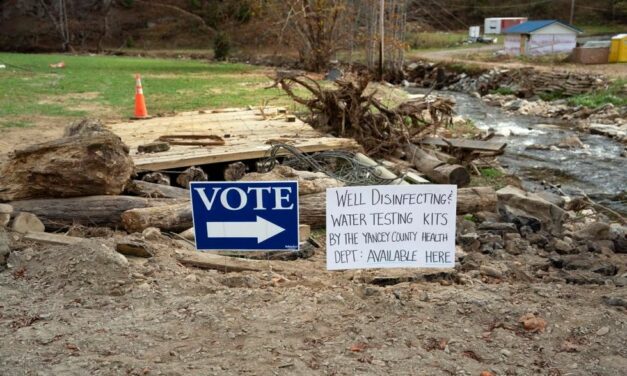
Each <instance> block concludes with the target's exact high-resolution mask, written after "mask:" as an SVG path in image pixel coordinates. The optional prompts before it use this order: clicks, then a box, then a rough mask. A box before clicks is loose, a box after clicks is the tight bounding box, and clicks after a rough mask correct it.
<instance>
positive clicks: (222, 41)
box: [213, 31, 231, 61]
mask: <svg viewBox="0 0 627 376" xmlns="http://www.w3.org/2000/svg"><path fill="white" fill-rule="evenodd" d="M230 51H231V40H230V39H229V37H228V35H226V33H224V32H221V31H219V32H218V33H216V36H215V38H214V39H213V58H214V59H216V60H220V61H222V60H226V59H227V58H228V57H229V52H230Z"/></svg>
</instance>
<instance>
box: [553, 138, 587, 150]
mask: <svg viewBox="0 0 627 376" xmlns="http://www.w3.org/2000/svg"><path fill="white" fill-rule="evenodd" d="M557 147H559V148H562V149H583V148H584V147H585V145H584V143H583V142H581V140H580V139H579V137H577V136H575V135H573V136H568V137H565V138H563V139H562V140H561V141H560V142H559V143H558V144H557Z"/></svg>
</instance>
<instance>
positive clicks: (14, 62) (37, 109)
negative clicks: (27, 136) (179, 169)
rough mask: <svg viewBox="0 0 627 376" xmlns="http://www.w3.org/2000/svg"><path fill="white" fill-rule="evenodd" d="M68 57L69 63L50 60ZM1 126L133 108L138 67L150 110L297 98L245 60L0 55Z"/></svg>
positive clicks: (118, 113) (112, 114) (111, 114)
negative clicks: (56, 65)
mask: <svg viewBox="0 0 627 376" xmlns="http://www.w3.org/2000/svg"><path fill="white" fill-rule="evenodd" d="M59 61H64V62H65V64H66V67H65V68H63V69H54V68H50V67H49V64H51V63H57V62H59ZM0 64H5V65H6V68H5V69H0V87H1V88H2V90H1V91H0V128H6V127H26V126H30V125H34V124H36V123H41V122H42V121H50V120H52V121H53V122H54V121H55V120H63V121H66V122H67V121H70V120H73V119H77V118H81V117H87V116H88V117H99V118H101V119H105V120H117V119H122V118H128V117H130V116H131V115H132V114H133V108H134V107H133V106H134V93H135V81H134V75H135V73H141V74H142V82H143V87H144V93H145V95H146V104H147V107H148V111H149V113H150V114H151V115H157V114H160V113H169V112H173V111H176V112H178V111H186V110H196V109H206V108H221V107H243V106H247V105H259V104H261V103H262V102H265V101H269V104H270V105H286V104H289V103H291V100H290V99H289V98H288V97H287V96H285V95H284V94H283V93H282V92H280V91H279V90H278V89H265V88H266V87H267V86H269V84H270V83H271V80H270V79H269V78H268V77H267V75H268V74H270V73H271V72H270V71H268V70H264V69H263V68H259V67H253V66H250V65H245V64H223V63H208V62H204V61H198V60H174V59H172V60H170V59H147V58H131V57H115V56H70V55H47V54H37V55H33V54H12V53H0Z"/></svg>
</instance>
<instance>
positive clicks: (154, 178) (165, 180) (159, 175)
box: [142, 172, 171, 185]
mask: <svg viewBox="0 0 627 376" xmlns="http://www.w3.org/2000/svg"><path fill="white" fill-rule="evenodd" d="M142 180H143V181H147V182H148V183H155V184H161V185H170V184H171V182H170V176H169V175H166V174H164V173H163V172H149V173H147V174H146V175H144V176H142Z"/></svg>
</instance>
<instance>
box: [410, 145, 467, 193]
mask: <svg viewBox="0 0 627 376" xmlns="http://www.w3.org/2000/svg"><path fill="white" fill-rule="evenodd" d="M405 151H406V153H407V159H409V160H410V161H411V162H412V164H413V165H414V166H415V167H416V168H417V169H418V170H419V171H420V172H422V173H424V174H425V175H426V176H427V178H429V180H430V181H432V182H434V183H440V184H455V185H457V186H458V187H463V186H465V185H468V183H470V174H469V173H468V170H466V168H465V167H464V166H461V165H449V164H446V163H445V162H443V161H441V160H439V159H437V158H436V157H434V156H432V155H431V154H428V153H427V152H425V151H423V150H422V149H420V148H419V147H417V146H416V145H407V146H406V147H405Z"/></svg>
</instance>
